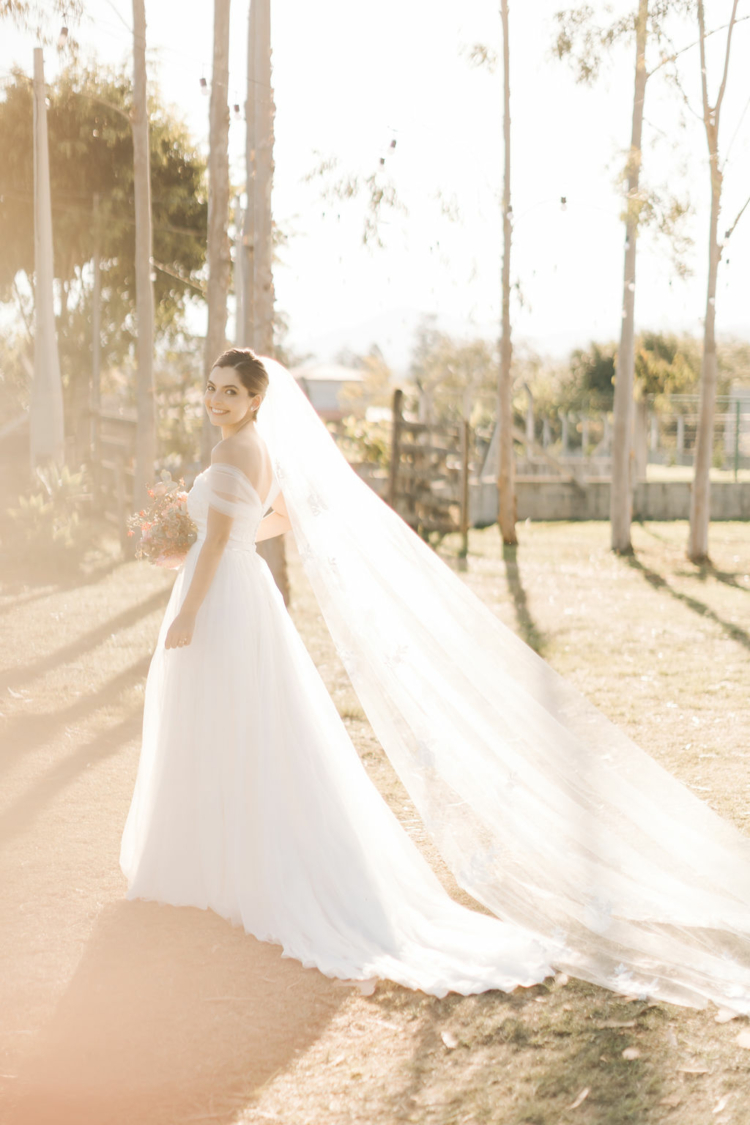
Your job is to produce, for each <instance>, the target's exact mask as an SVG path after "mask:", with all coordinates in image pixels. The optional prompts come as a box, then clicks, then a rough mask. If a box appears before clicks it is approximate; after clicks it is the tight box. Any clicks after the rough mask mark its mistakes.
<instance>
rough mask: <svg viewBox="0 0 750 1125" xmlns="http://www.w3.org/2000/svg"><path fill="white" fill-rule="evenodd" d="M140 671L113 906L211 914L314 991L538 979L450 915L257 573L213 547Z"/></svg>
mask: <svg viewBox="0 0 750 1125" xmlns="http://www.w3.org/2000/svg"><path fill="white" fill-rule="evenodd" d="M200 546H201V543H200V542H198V543H196V544H194V545H193V547H192V548H191V550H190V552H189V554H188V557H187V559H186V562H185V564H184V566H183V567H182V568H181V570H180V572H179V574H178V576H177V579H176V581H175V585H174V588H173V591H172V595H171V598H170V601H169V605H168V607H167V610H166V613H165V616H164V620H163V623H162V626H161V629H160V633H159V640H158V644H157V648H156V651H155V653H154V656H153V659H152V661H151V666H150V669H149V673H148V679H147V684H146V694H145V706H144V716H143V743H142V750H141V758H140V764H139V769H138V778H137V782H136V787H135V792H134V795H133V801H132V805H131V808H130V812H129V815H128V819H127V824H126V826H125V831H124V834H123V839H122V851H121V866H122V869H123V871H124V873H125V875H126V876H127V879H128V892H127V894H128V898H131V899H137V898H141V899H150V900H155V901H157V902H162V903H170V904H172V905H174V906H181V905H190V906H194V907H202V908H210V909H212V910H214V911H215V912H216V913H217V914H219V915H221V916H222V917H224V918H227V919H229V920H230V921H232V922H234V923H236V924H240V925H242V926H243V927H244V929H245V930H246V931H247V932H248V933H250V934H252V935H254V936H255V937H256V938H259V939H261V940H264V941H269V942H274V943H277V944H279V945H281V946H282V947H283V950H284V953H285V955H287V956H290V957H294V958H297V959H298V960H299V961H301V962H302V963H303V964H304V965H305V966H307V967H311V966H315V967H316V968H318V969H319V970H321V972H323V973H325V974H327V975H328V976H331V977H339V978H343V979H366V978H372V977H380V978H386V979H390V980H393V981H396V982H399V983H401V984H404V985H406V986H408V987H410V988H415V989H422V990H423V991H425V992H429V993H432V994H434V995H436V996H443V995H445V994H446V993H447V992H449V991H456V992H460V993H464V994H468V993H474V992H481V991H485V990H487V989H491V988H499V989H502V990H504V991H510V990H512V989H513V988H515V987H516V986H517V985H524V986H529V985H531V984H534V983H536V982H538V981H541V980H542V979H544V977H545V976H546V975H548V974H549V973H550V972H551V968H550V959H551V956H552V950H551V948H547V947H545V946H544V944H543V943H542V942H541V941H540V939H539V938H538V937H536V936H534V935H532V934H531V933H530V932H528V931H526V930H524V929H522V928H520V927H517V926H514V925H510V924H507V923H504V922H500V921H499V920H497V919H495V918H491V917H487V916H486V915H483V914H479V913H476V912H474V911H472V910H469V909H467V908H466V907H463V906H460V905H458V904H457V903H455V902H454V901H453V900H452V899H451V898H450V897H449V896H448V894H447V893H446V891H445V890H444V889H443V887H442V885H441V884H440V882H439V881H438V879H437V877H436V876H435V874H434V873H433V872H432V870H431V869H430V867H429V866H428V865H427V863H426V861H425V860H424V859H423V857H422V856H421V855H420V853H419V852H418V851H417V849H416V847H415V846H414V844H413V843H412V841H411V840H410V838H409V837H408V836H407V835H406V833H405V831H404V830H403V829H402V827H401V826H400V824H399V823H398V821H397V820H396V818H395V817H394V816H393V814H392V813H391V811H390V809H389V808H388V806H387V805H386V803H385V802H384V800H383V799H382V798H381V796H380V794H379V793H378V792H377V790H376V789H375V787H374V786H373V784H372V782H371V781H370V779H369V777H368V776H367V773H366V771H365V769H364V767H363V765H362V763H361V762H360V760H359V757H358V755H357V752H356V750H355V748H354V746H353V744H352V742H351V740H350V738H349V735H348V733H347V731H346V728H345V726H344V724H343V723H342V721H341V718H340V716H339V714H338V712H337V710H336V708H335V705H334V703H333V701H332V699H331V697H330V696H329V694H328V692H327V690H326V688H325V685H324V683H323V681H322V679H321V678H320V675H319V673H318V671H317V669H316V667H315V665H314V663H313V661H312V659H311V658H310V656H309V654H308V652H307V649H306V648H305V646H304V644H303V642H302V640H301V638H300V636H299V634H298V633H297V631H296V629H295V627H294V625H293V623H292V620H291V618H290V617H289V615H288V613H287V611H286V607H285V606H284V602H283V599H282V597H281V595H280V593H279V591H278V590H277V588H276V585H275V583H274V581H273V578H272V576H271V573H270V571H269V569H268V567H267V565H266V563H265V562H264V560H263V559H262V558H261V557H260V556H259V555H258V554H257V553H256V552H255V550H254V548H253V547H250V546H247V545H234V544H230V545H229V546H228V547H227V549H226V550H225V552H224V554H223V556H222V559H221V561H220V564H219V567H218V570H217V573H216V575H215V577H214V580H213V582H212V584H211V587H210V589H209V591H208V594H207V596H206V598H205V601H204V603H203V605H202V606H201V608H200V611H199V613H198V616H197V621H196V627H195V633H194V636H193V640H192V643H191V644H190V645H189V646H187V647H185V648H176V649H170V650H167V649H165V647H164V640H165V637H166V632H167V629H168V627H169V625H170V624H171V622H172V620H173V619H174V617H175V616H176V614H177V612H178V609H179V607H180V605H181V603H182V599H183V598H184V596H185V594H186V592H187V589H188V586H189V584H190V580H191V577H192V574H193V571H194V568H195V563H196V560H197V556H198V552H199V549H200Z"/></svg>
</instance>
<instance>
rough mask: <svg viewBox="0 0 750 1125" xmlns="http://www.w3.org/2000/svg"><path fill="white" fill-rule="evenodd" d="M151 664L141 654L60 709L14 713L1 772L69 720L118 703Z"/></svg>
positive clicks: (5, 729)
mask: <svg viewBox="0 0 750 1125" xmlns="http://www.w3.org/2000/svg"><path fill="white" fill-rule="evenodd" d="M150 663H151V656H150V655H149V656H143V657H141V659H140V660H136V661H135V662H134V663H133V664H130V665H129V666H128V667H127V668H123V669H122V671H121V672H118V673H117V675H116V676H113V677H112V678H111V679H110V680H107V682H106V683H105V684H103V685H102V686H101V687H100V688H99V689H98V690H97V691H92V692H87V693H86V694H85V695H82V696H80V697H79V698H77V699H76V700H75V701H74V702H73V703H71V704H70V706H69V707H64V708H62V709H61V710H60V711H50V712H47V713H42V714H28V715H23V714H21V715H13V716H12V717H11V718H10V719H8V720H7V721H6V722H5V724H4V725H3V728H2V730H3V743H4V750H3V754H2V757H0V775H2V773H3V772H4V771H6V770H8V769H10V768H11V767H12V766H13V764H14V762H15V761H16V760H17V759H18V758H19V757H22V756H25V755H27V754H29V753H33V752H34V751H35V750H38V749H40V748H42V747H43V746H45V745H46V744H47V743H49V742H50V741H51V740H52V739H53V738H55V737H56V736H57V735H59V734H60V732H61V731H63V730H65V728H66V727H67V726H68V725H69V724H70V723H75V722H80V721H81V720H82V719H87V718H88V717H89V716H90V715H92V714H94V713H95V712H96V711H99V710H101V708H102V707H108V706H112V705H114V704H117V703H118V701H119V699H120V696H121V695H122V693H123V692H125V691H127V690H128V689H129V688H132V687H135V685H136V684H139V683H143V681H144V680H145V678H146V676H147V675H148V669H149V664H150ZM0 836H1V832H0Z"/></svg>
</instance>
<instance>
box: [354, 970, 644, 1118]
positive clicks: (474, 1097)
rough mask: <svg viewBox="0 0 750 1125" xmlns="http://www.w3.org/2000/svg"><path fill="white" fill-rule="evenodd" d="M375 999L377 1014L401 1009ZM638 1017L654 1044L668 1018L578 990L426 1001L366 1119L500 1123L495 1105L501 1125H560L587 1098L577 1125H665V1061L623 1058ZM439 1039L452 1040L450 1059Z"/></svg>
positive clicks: (589, 988)
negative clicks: (406, 1048)
mask: <svg viewBox="0 0 750 1125" xmlns="http://www.w3.org/2000/svg"><path fill="white" fill-rule="evenodd" d="M564 998H565V999H567V1000H568V1003H565V1004H564V1003H563V999H564ZM377 1000H378V1004H379V1007H380V1008H381V1010H382V1011H383V1013H384V1015H390V1012H391V1010H393V1011H398V1010H399V1009H401V1008H402V1007H403V1001H402V999H401V997H400V996H399V995H398V994H397V993H386V994H384V995H383V994H381V996H380V997H378V998H377ZM537 1001H541V1002H542V1003H543V1004H544V1005H545V1008H544V1013H545V1014H544V1018H543V1020H542V1021H540V1020H538V1019H536V1018H535V1016H537V1015H538V1009H537V1011H536V1012H535V1011H534V1009H535V1008H536V1007H537ZM412 1004H415V1005H416V1002H414V1001H413V1002H412ZM644 1013H645V1015H646V1017H647V1018H645V1019H644V1020H643V1029H642V1032H641V1033H642V1034H644V1035H647V1036H649V1038H650V1037H652V1036H653V1037H654V1038H657V1037H658V1038H661V1037H662V1035H663V1031H662V1027H661V1025H662V1024H663V1022H664V1019H665V1018H666V1011H665V1009H662V1008H658V1009H657V1008H650V1009H649V1008H647V1006H646V1005H645V1004H642V1005H640V1006H639V1010H638V1011H633V1009H632V1008H631V1007H629V1006H628V1005H626V1004H625V1003H624V1002H623V1000H622V998H621V997H618V996H615V995H614V994H612V993H609V992H607V991H606V990H604V989H599V988H596V987H595V986H593V985H587V984H584V983H583V982H578V981H576V982H573V983H572V984H571V985H570V987H569V989H568V990H566V992H565V993H564V995H563V994H561V993H555V992H550V989H549V988H548V987H547V985H545V984H540V985H536V986H534V987H533V988H530V989H516V991H515V992H513V993H511V994H507V993H503V992H499V991H492V992H486V993H484V994H482V995H481V996H478V997H465V996H457V995H455V994H450V995H449V996H447V997H445V998H444V999H442V1000H435V999H433V1000H432V1001H431V1002H430V1003H429V1005H424V1004H422V1005H421V1006H420V1010H419V1012H418V1014H419V1017H420V1024H419V1027H418V1030H417V1031H416V1033H415V1035H414V1038H413V1050H412V1051H411V1053H410V1056H409V1058H408V1059H407V1060H406V1061H404V1062H402V1063H401V1064H400V1065H399V1066H398V1067H397V1068H396V1069H395V1070H394V1073H393V1074H392V1076H391V1080H390V1082H389V1083H388V1087H387V1089H384V1090H383V1093H382V1096H381V1104H380V1105H372V1106H370V1107H369V1108H370V1109H371V1112H372V1119H373V1120H378V1121H380V1120H382V1121H389V1122H390V1121H422V1120H424V1121H431V1122H435V1123H436V1125H437V1123H438V1122H439V1123H441V1125H442V1123H445V1125H447V1123H448V1122H456V1121H463V1120H466V1121H499V1120H500V1119H501V1118H500V1117H499V1116H498V1102H499V1103H500V1104H501V1105H502V1110H501V1111H500V1112H501V1113H502V1122H503V1125H560V1122H562V1121H564V1120H568V1117H567V1111H568V1110H570V1109H571V1108H573V1106H574V1104H575V1102H576V1100H577V1098H579V1097H580V1095H581V1092H582V1091H585V1090H587V1091H588V1092H587V1093H586V1094H585V1096H584V1099H583V1100H586V1099H588V1101H587V1104H586V1108H585V1109H583V1110H581V1111H580V1113H581V1114H583V1116H582V1117H581V1120H586V1121H589V1122H594V1121H595V1122H597V1123H598V1122H602V1123H603V1122H605V1121H606V1122H607V1125H630V1123H632V1122H635V1121H637V1122H638V1123H639V1125H647V1123H648V1122H658V1121H662V1120H663V1108H662V1107H660V1106H659V1104H658V1101H659V1097H660V1096H661V1093H662V1090H663V1087H664V1085H665V1075H664V1072H663V1060H662V1058H661V1057H660V1056H659V1055H658V1054H657V1053H656V1052H651V1053H649V1052H648V1051H646V1050H644V1051H643V1059H635V1060H628V1059H626V1058H623V1054H622V1052H623V1050H624V1049H625V1048H626V1047H627V1046H629V1045H631V1043H632V1032H631V1031H629V1028H631V1027H633V1026H634V1025H635V1023H636V1022H638V1023H639V1025H640V1023H641V1020H640V1019H639V1020H638V1021H636V1019H634V1018H633V1017H634V1016H641V1017H643V1015H644ZM612 1017H614V1019H613V1018H612ZM445 1033H448V1034H449V1035H452V1040H449V1042H452V1047H451V1050H450V1054H449V1053H448V1052H447V1051H446V1040H445V1039H444V1038H442V1036H443V1035H444V1034H445ZM449 1068H450V1069H449ZM446 1072H447V1073H446ZM579 1104H581V1103H579ZM575 1108H576V1109H577V1108H578V1106H577V1105H576V1106H575ZM579 1116H580V1114H579ZM571 1120H572V1119H571Z"/></svg>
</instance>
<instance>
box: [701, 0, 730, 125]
mask: <svg viewBox="0 0 750 1125" xmlns="http://www.w3.org/2000/svg"><path fill="white" fill-rule="evenodd" d="M734 6H735V8H736V7H737V0H734ZM698 29H699V31H700V38H699V40H698V44H699V46H700V52H701V91H702V93H703V120H704V121H705V123H706V125H708V121H709V117H710V115H711V107H710V105H709V104H708V73H707V71H706V20H705V15H704V11H703V0H698Z"/></svg>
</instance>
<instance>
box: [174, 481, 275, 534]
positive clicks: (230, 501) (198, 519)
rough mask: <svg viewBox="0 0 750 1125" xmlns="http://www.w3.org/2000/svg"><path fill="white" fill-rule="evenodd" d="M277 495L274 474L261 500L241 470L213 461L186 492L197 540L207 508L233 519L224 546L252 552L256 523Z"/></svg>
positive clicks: (202, 532) (201, 532) (203, 525)
mask: <svg viewBox="0 0 750 1125" xmlns="http://www.w3.org/2000/svg"><path fill="white" fill-rule="evenodd" d="M278 493H279V483H278V481H277V479H276V474H275V473H274V474H273V476H272V478H271V487H270V489H269V491H268V495H267V496H266V498H265V500H261V498H260V497H259V496H258V493H257V491H256V490H255V487H254V486H253V485H252V484H251V482H250V479H249V478H248V477H247V476H246V475H245V473H243V472H242V470H241V469H237V468H235V466H234V465H228V464H226V463H224V462H223V461H215V462H214V463H213V464H212V465H210V466H209V467H208V468H207V469H204V470H203V472H202V473H199V474H198V476H197V477H196V478H195V481H194V482H193V487H192V488H191V489H190V492H189V493H188V499H187V507H188V512H189V513H190V517H191V518H192V519H193V521H194V522H195V525H196V527H197V528H198V541H199V542H200V540H202V539H205V537H206V526H207V521H208V509H209V507H211V508H216V509H217V510H218V511H220V512H223V513H224V514H225V515H228V516H231V517H232V519H233V523H232V530H231V532H230V535H229V543H228V546H230V547H244V548H245V549H253V548H254V546H255V536H256V533H257V531H258V524H259V523H260V521H261V520H262V518H263V516H264V514H265V512H266V511H267V509H268V507H269V506H270V505H271V504H272V503H273V501H274V500H275V499H276V497H277V495H278Z"/></svg>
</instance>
